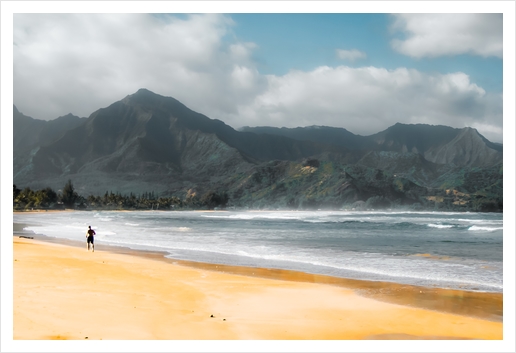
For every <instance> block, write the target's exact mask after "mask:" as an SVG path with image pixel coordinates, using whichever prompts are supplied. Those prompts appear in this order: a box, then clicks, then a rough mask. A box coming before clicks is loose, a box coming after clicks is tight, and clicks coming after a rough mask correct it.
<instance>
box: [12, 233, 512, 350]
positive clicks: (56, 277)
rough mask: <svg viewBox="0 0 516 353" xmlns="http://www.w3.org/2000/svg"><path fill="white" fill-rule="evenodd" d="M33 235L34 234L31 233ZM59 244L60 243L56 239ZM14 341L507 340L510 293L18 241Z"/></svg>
mask: <svg viewBox="0 0 516 353" xmlns="http://www.w3.org/2000/svg"><path fill="white" fill-rule="evenodd" d="M23 236H26V235H23ZM47 240H48V239H47ZM13 250H14V252H13V339H14V340H378V339H381V340H393V339H394V340H407V341H408V340H414V339H416V340H450V339H453V340H463V339H464V340H470V339H481V340H502V339H503V323H502V322H501V321H502V310H501V309H502V305H503V304H502V294H501V293H476V292H465V291H447V290H442V289H427V288H416V287H410V286H404V285H399V284H393V283H386V282H367V281H350V280H343V279H337V278H332V277H329V276H320V275H310V274H304V273H299V272H294V271H282V270H272V269H257V268H241V267H233V266H221V265H210V264H199V263H187V262H183V261H176V260H171V259H166V258H164V257H163V254H161V253H156V252H141V251H133V250H130V249H124V248H112V247H105V246H104V247H103V246H100V245H97V246H96V251H95V252H94V253H92V252H88V251H86V247H85V244H82V246H80V247H79V244H78V243H74V242H71V241H68V242H67V241H54V242H49V241H42V240H41V239H28V238H20V235H19V234H18V235H15V236H14V237H13Z"/></svg>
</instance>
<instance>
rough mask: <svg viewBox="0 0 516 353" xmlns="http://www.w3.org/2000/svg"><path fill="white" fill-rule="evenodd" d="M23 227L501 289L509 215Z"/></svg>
mask: <svg viewBox="0 0 516 353" xmlns="http://www.w3.org/2000/svg"><path fill="white" fill-rule="evenodd" d="M13 220H14V222H15V223H23V224H28V225H29V226H28V227H26V228H25V230H26V231H32V232H34V233H37V234H44V235H46V236H49V237H56V238H66V239H71V240H79V241H83V242H85V241H86V238H85V234H86V230H87V227H88V225H91V226H92V228H93V229H94V230H95V231H96V233H97V235H96V237H95V243H96V244H106V245H114V246H123V247H129V248H132V249H140V250H158V251H164V252H166V253H167V254H168V255H167V256H168V257H170V258H174V259H180V260H189V261H198V262H207V263H214V264H227V265H238V266H250V267H263V268H280V269H288V270H296V271H302V272H306V273H314V274H323V275H329V276H334V277H341V278H352V279H363V280H372V281H391V282H397V283H404V284H409V285H418V286H427V287H438V288H451V289H463V290H473V291H486V292H503V215H502V214H500V213H453V212H376V211H371V212H365V211H364V212H349V211H216V212H209V211H205V212H203V211H131V212H123V211H120V212H118V211H75V212H49V213H45V212H40V213H26V214H24V213H15V214H14V216H13Z"/></svg>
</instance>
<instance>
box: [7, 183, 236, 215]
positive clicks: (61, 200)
mask: <svg viewBox="0 0 516 353" xmlns="http://www.w3.org/2000/svg"><path fill="white" fill-rule="evenodd" d="M228 201H229V197H228V195H227V193H226V192H216V191H209V192H207V193H205V194H204V195H202V196H201V197H198V196H197V195H196V194H189V195H187V196H186V197H185V198H184V199H180V198H179V197H176V196H171V197H163V196H157V195H155V193H154V192H153V191H152V192H143V193H141V194H138V195H136V194H133V193H130V194H129V195H121V194H120V193H113V192H108V191H106V193H105V194H104V195H89V196H87V197H84V196H82V195H79V194H78V193H77V192H76V191H75V188H74V186H73V184H72V181H71V180H68V182H67V183H66V184H65V186H64V187H63V189H62V191H61V192H56V191H54V190H52V188H50V187H47V188H44V189H41V190H32V189H30V188H29V187H26V188H24V189H23V190H21V189H18V188H17V187H16V185H13V208H14V210H20V211H21V210H33V209H83V210H87V209H93V210H97V209H99V210H176V209H210V210H213V209H215V208H221V209H224V208H225V207H226V205H227V204H228Z"/></svg>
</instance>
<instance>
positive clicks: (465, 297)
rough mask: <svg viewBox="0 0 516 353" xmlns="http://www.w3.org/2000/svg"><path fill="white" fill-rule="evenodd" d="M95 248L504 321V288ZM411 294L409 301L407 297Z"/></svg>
mask: <svg viewBox="0 0 516 353" xmlns="http://www.w3.org/2000/svg"><path fill="white" fill-rule="evenodd" d="M23 226H24V225H22V224H20V223H13V229H18V230H19V229H20V228H21V229H22V230H21V231H15V232H14V233H13V236H14V237H16V236H18V237H19V236H20V235H21V236H27V235H28V234H30V236H31V237H33V238H34V239H35V240H40V241H44V242H49V243H57V244H62V245H67V246H73V247H78V248H84V246H85V243H83V242H80V241H76V240H70V239H64V238H51V237H48V236H46V235H43V234H35V233H32V232H31V233H29V232H24V231H23ZM95 248H96V249H98V250H102V251H109V252H113V253H118V254H129V255H133V256H142V257H146V258H152V259H155V260H160V261H164V262H167V263H172V264H179V265H183V266H187V267H192V268H198V269H204V270H210V271H216V272H224V273H230V274H237V275H244V276H249V277H260V278H267V279H277V280H287V281H295V282H309V283H318V284H328V285H333V286H338V287H344V288H348V289H353V290H355V291H357V293H359V294H360V295H362V296H365V297H369V298H373V299H377V300H381V301H386V302H390V303H395V304H400V305H407V304H408V305H409V306H413V307H417V308H424V309H429V310H436V311H442V312H448V313H454V314H459V315H468V316H472V317H478V318H482V319H485V320H490V321H495V322H502V321H503V292H482V291H466V290H455V289H445V288H429V287H422V286H414V285H407V284H401V283H395V282H382V281H368V280H357V279H349V278H341V277H332V276H328V275H320V274H311V273H305V272H300V271H295V270H285V269H276V268H257V267H244V266H234V265H224V264H216V263H204V262H196V261H187V260H179V259H173V258H169V257H166V256H167V255H168V253H167V252H165V251H150V250H139V249H132V248H129V247H125V246H112V245H105V244H102V243H97V244H96V246H95ZM407 298H410V301H407Z"/></svg>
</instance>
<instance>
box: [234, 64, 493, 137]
mask: <svg viewBox="0 0 516 353" xmlns="http://www.w3.org/2000/svg"><path fill="white" fill-rule="evenodd" d="M268 83H269V85H268V89H267V91H265V92H264V93H263V94H261V95H259V96H257V97H256V99H255V100H254V102H253V103H252V104H251V105H245V106H240V107H239V114H240V116H242V117H243V120H244V121H247V122H248V124H249V125H251V126H252V125H273V126H285V127H296V126H307V125H313V124H316V125H328V126H339V127H344V128H346V129H348V130H349V131H351V132H353V133H356V134H361V135H369V134H373V133H376V132H379V131H381V130H383V129H385V128H387V127H389V126H391V125H393V124H395V123H396V122H401V123H427V124H432V125H439V124H441V125H447V126H453V127H458V128H462V127H466V126H483V127H486V129H484V130H485V131H487V132H488V135H489V137H488V136H487V135H486V137H488V138H496V137H497V136H498V135H497V131H499V129H498V127H499V126H501V123H502V111H501V107H502V100H501V96H496V97H491V96H489V95H487V94H486V92H485V91H484V90H483V89H482V88H481V87H478V86H477V85H476V84H474V83H472V82H470V80H469V77H468V76H467V75H466V74H464V73H453V74H446V75H441V74H433V75H431V74H425V73H422V72H419V71H417V70H409V69H405V68H399V69H396V70H386V69H383V68H376V67H362V68H351V67H347V66H340V67H336V68H330V67H319V68H317V69H315V70H313V71H311V72H302V71H292V72H290V73H288V74H287V75H285V76H281V77H278V76H269V77H268ZM481 133H482V131H481ZM498 140H499V139H498Z"/></svg>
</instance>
